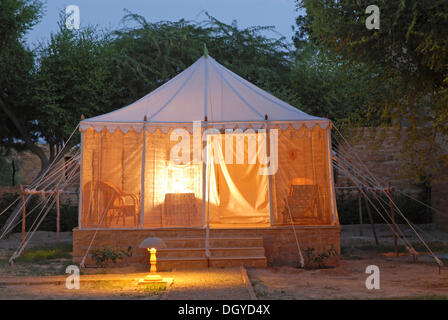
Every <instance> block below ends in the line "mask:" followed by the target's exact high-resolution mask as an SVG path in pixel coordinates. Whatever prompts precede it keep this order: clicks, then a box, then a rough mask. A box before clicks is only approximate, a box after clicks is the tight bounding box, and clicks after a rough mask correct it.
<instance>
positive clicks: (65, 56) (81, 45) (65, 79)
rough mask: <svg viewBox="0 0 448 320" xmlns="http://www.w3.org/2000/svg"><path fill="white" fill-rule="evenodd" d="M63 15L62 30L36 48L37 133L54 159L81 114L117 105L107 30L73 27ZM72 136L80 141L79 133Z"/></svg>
mask: <svg viewBox="0 0 448 320" xmlns="http://www.w3.org/2000/svg"><path fill="white" fill-rule="evenodd" d="M64 21H65V16H64V15H61V19H60V21H59V30H58V32H57V33H55V34H52V35H51V38H50V41H49V42H48V43H47V44H45V45H43V46H41V48H39V50H38V53H39V54H38V59H37V65H38V70H37V71H36V74H35V91H34V96H33V99H32V101H33V105H34V106H36V107H38V109H39V114H38V115H37V116H36V121H37V123H38V128H37V129H38V135H39V137H40V138H42V139H44V140H45V141H46V142H47V144H48V146H49V150H50V155H49V158H48V160H49V161H52V160H53V159H54V157H55V156H56V154H57V152H58V151H59V150H60V149H61V147H62V145H63V144H64V143H65V141H66V140H67V138H68V137H69V135H70V134H71V133H72V132H73V129H74V128H75V127H76V125H77V123H79V121H80V117H81V115H85V116H86V117H91V116H94V115H97V114H101V113H104V112H108V111H110V110H111V109H112V108H114V107H115V106H116V104H115V103H114V101H113V100H112V95H113V92H114V91H115V87H114V84H115V81H114V75H113V74H112V66H111V65H112V63H113V60H112V56H111V52H110V51H109V50H108V46H107V44H108V39H107V36H106V35H103V34H101V33H97V32H96V31H95V30H94V28H93V27H87V28H83V29H80V30H70V29H67V28H66V27H65V22H64ZM74 141H78V140H77V139H76V138H75V140H74Z"/></svg>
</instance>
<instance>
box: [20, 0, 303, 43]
mask: <svg viewBox="0 0 448 320" xmlns="http://www.w3.org/2000/svg"><path fill="white" fill-rule="evenodd" d="M72 4H73V5H77V6H78V7H79V9H80V17H81V19H80V20H81V27H82V26H86V25H98V26H99V27H101V28H109V29H112V28H118V27H120V26H122V24H121V19H122V17H123V16H124V15H125V12H124V9H128V10H129V11H131V12H133V13H137V14H140V15H142V16H144V17H145V18H146V19H147V20H148V21H151V22H156V21H161V20H169V21H177V20H179V19H181V18H184V19H186V20H196V21H200V20H204V19H205V18H206V16H205V14H204V13H203V11H207V12H208V13H209V14H210V15H212V16H214V17H215V18H217V19H218V20H221V21H223V22H225V23H231V22H232V21H233V20H237V22H238V26H240V27H249V26H255V25H263V26H275V28H276V30H277V31H278V32H279V33H280V34H282V35H284V36H285V37H286V38H287V40H288V41H289V42H291V37H292V35H293V32H292V29H291V26H292V25H293V24H294V21H295V17H296V16H297V12H296V11H295V5H294V1H293V0H76V1H66V0H63V1H61V0H47V1H46V5H45V10H44V16H43V17H42V20H41V22H40V23H39V24H38V25H36V26H35V27H34V29H33V30H31V31H30V32H29V34H28V35H27V37H26V39H27V43H28V44H29V45H31V46H33V45H34V44H36V43H37V42H38V41H45V40H48V39H49V35H50V33H51V32H55V31H56V30H57V21H58V17H59V12H60V10H65V8H66V7H67V6H69V5H72Z"/></svg>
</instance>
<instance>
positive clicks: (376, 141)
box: [335, 128, 421, 194]
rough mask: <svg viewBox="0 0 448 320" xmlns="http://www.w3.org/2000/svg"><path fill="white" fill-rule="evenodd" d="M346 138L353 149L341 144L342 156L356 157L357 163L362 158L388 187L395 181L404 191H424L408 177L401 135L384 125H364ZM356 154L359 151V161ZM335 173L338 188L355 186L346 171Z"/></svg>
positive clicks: (414, 192)
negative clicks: (372, 126)
mask: <svg viewBox="0 0 448 320" xmlns="http://www.w3.org/2000/svg"><path fill="white" fill-rule="evenodd" d="M346 138H347V140H348V141H349V143H350V145H351V146H352V148H353V149H351V148H350V147H347V145H346V144H344V143H341V144H340V145H339V152H340V153H341V155H346V157H347V158H349V159H353V162H354V163H355V164H358V163H359V160H361V161H362V163H363V164H364V165H365V166H366V167H367V168H368V170H369V171H370V172H371V173H372V174H373V175H374V176H375V177H376V178H378V180H380V181H382V182H383V184H384V187H387V183H388V182H391V184H392V186H393V187H395V188H399V189H400V190H402V191H404V192H409V193H412V194H416V193H419V192H420V191H421V189H420V188H419V187H418V186H415V184H413V183H412V181H411V180H410V179H408V178H405V177H404V170H406V168H405V167H404V166H403V162H404V160H405V159H403V157H402V155H401V152H400V138H397V137H396V136H395V135H394V133H392V132H389V131H387V130H386V129H383V128H360V129H352V130H351V131H350V133H349V134H348V135H347V137H346ZM403 138H404V137H401V139H403ZM353 154H356V155H357V157H358V158H359V160H358V159H356V156H353ZM336 171H337V170H336ZM335 175H336V181H335V184H336V187H345V186H353V183H352V181H351V180H350V179H348V178H347V177H345V176H344V175H343V174H342V173H340V172H336V173H335Z"/></svg>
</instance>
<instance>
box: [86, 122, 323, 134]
mask: <svg viewBox="0 0 448 320" xmlns="http://www.w3.org/2000/svg"><path fill="white" fill-rule="evenodd" d="M204 123H205V122H202V124H204ZM266 123H267V124H268V126H269V128H271V129H272V128H278V129H281V130H282V131H285V130H287V129H288V128H290V127H292V128H293V129H295V130H299V129H301V128H302V127H303V126H305V127H307V128H308V129H310V130H313V129H314V127H315V126H316V125H318V126H319V127H320V128H321V129H326V128H328V126H329V124H330V122H329V121H290V122H288V121H269V122H226V123H222V122H221V123H207V128H215V129H218V130H226V129H233V130H235V129H242V130H246V129H249V128H251V129H254V130H258V129H263V128H265V127H266ZM143 127H145V130H147V131H148V132H150V133H153V132H155V131H156V130H157V129H159V130H160V131H162V132H163V133H168V132H169V131H170V130H171V129H177V128H183V129H185V130H187V131H188V132H190V133H193V124H191V123H188V124H187V123H154V122H149V123H145V124H144V123H143V122H137V123H105V122H99V123H97V122H85V121H84V122H83V121H82V122H81V123H80V129H81V131H86V130H88V129H89V128H93V129H94V130H95V131H96V132H101V131H103V130H104V129H107V131H109V132H110V133H114V132H115V131H116V130H117V129H119V130H121V132H123V133H124V134H126V133H128V132H129V130H131V129H134V131H135V132H137V133H140V132H141V131H142V129H143Z"/></svg>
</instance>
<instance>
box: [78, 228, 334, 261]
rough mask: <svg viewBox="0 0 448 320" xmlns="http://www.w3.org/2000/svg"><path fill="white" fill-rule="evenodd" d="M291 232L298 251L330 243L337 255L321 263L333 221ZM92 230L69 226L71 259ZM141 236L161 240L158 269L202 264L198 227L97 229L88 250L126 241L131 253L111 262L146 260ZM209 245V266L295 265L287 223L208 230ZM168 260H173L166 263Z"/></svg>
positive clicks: (83, 248) (81, 251) (331, 238)
mask: <svg viewBox="0 0 448 320" xmlns="http://www.w3.org/2000/svg"><path fill="white" fill-rule="evenodd" d="M296 232H297V236H298V238H299V241H300V245H301V248H302V252H304V250H305V249H307V248H314V249H315V252H316V253H321V252H323V251H326V250H328V249H329V248H330V247H331V246H332V247H333V248H334V249H335V250H336V251H337V253H338V255H337V256H335V257H331V258H330V259H329V260H328V261H327V265H329V266H337V265H339V254H340V241H339V240H340V227H339V226H336V227H332V226H313V227H304V226H296ZM94 233H95V231H94V230H88V229H83V230H79V229H77V228H76V229H74V230H73V259H74V262H75V263H77V264H79V263H80V262H81V259H82V257H83V255H84V254H85V252H86V250H87V248H88V246H89V243H90V241H91V239H92V237H93V234H94ZM147 237H159V238H161V239H164V240H166V241H165V242H166V243H167V246H168V249H167V250H165V251H164V250H159V251H160V252H159V254H158V257H159V261H160V262H161V265H163V264H165V265H166V267H165V268H164V269H169V265H172V266H175V268H177V269H182V268H183V267H185V268H203V267H206V266H207V263H206V262H207V260H206V258H205V256H204V252H205V249H204V246H205V240H204V239H205V230H204V229H151V230H149V229H147V230H99V231H98V232H97V234H96V237H95V241H94V242H93V245H92V249H103V248H106V247H107V248H113V249H123V250H126V249H127V247H128V246H132V248H133V256H132V257H130V258H126V259H125V260H122V261H121V262H119V263H117V264H116V265H117V266H120V265H148V264H149V262H148V252H147V251H146V249H140V248H138V245H139V244H140V242H141V241H142V240H143V239H145V238H147ZM173 240H174V241H173ZM263 248H264V254H263ZM182 249H183V250H182ZM210 249H211V255H212V260H210V262H211V264H210V266H217V267H225V266H233V265H241V264H242V265H246V266H248V267H250V266H253V267H262V266H265V265H266V263H267V265H269V266H282V265H291V266H297V265H298V264H299V259H298V253H297V245H296V241H295V237H294V233H293V231H292V229H291V227H271V228H260V229H258V228H257V229H254V228H250V229H249V228H247V229H211V230H210ZM173 254H174V255H177V256H176V257H175V256H173ZM169 259H172V260H176V261H172V263H170V262H169V261H168V260H169ZM162 261H164V262H162ZM93 265H94V262H93V261H92V259H91V257H90V254H89V255H88V256H87V259H86V266H93Z"/></svg>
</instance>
